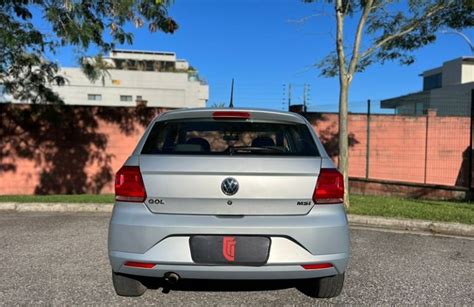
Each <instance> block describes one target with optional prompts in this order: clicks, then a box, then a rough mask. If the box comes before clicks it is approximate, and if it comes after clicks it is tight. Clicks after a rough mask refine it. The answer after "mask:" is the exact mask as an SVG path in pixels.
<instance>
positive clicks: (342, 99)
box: [338, 78, 350, 208]
mask: <svg viewBox="0 0 474 307" xmlns="http://www.w3.org/2000/svg"><path fill="white" fill-rule="evenodd" d="M344 79H345V78H341V81H340V91H339V165H338V166H339V171H340V172H341V173H342V174H343V176H344V187H345V189H344V206H345V207H346V208H349V206H350V201H349V132H348V128H347V127H348V125H347V113H348V95H349V82H348V81H347V79H346V80H344Z"/></svg>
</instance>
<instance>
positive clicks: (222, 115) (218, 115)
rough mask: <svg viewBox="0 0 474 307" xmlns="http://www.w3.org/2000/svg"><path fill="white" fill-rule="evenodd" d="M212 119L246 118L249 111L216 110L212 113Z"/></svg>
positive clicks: (248, 116) (248, 115)
mask: <svg viewBox="0 0 474 307" xmlns="http://www.w3.org/2000/svg"><path fill="white" fill-rule="evenodd" d="M212 118H214V119H248V118H250V113H249V112H242V111H216V112H214V113H212Z"/></svg>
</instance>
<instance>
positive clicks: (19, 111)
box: [0, 104, 470, 195]
mask: <svg viewBox="0 0 474 307" xmlns="http://www.w3.org/2000/svg"><path fill="white" fill-rule="evenodd" d="M162 111H163V110H162V109H155V108H143V107H142V108H140V107H137V108H118V107H84V106H80V107H78V106H33V107H31V106H27V105H23V106H19V105H8V104H3V105H0V112H1V113H0V123H1V126H0V182H1V185H0V194H2V195H5V194H48V193H49V194H58V193H112V192H113V174H114V173H115V172H116V171H117V170H118V169H119V168H120V166H121V165H122V164H123V162H124V161H125V159H126V158H127V157H128V156H129V155H130V153H131V152H132V150H133V149H134V147H135V145H136V143H137V142H138V139H139V137H140V136H141V135H142V133H143V131H144V129H145V127H146V126H147V124H148V123H149V122H150V121H151V120H152V119H153V117H154V116H156V115H157V114H159V113H160V112H162ZM305 115H306V117H307V118H308V120H309V121H310V122H311V123H312V124H313V126H314V128H315V130H316V131H317V133H318V135H319V136H320V138H321V140H322V141H323V143H324V144H325V146H326V148H327V150H328V152H329V153H330V154H331V156H332V157H333V159H335V160H336V159H337V130H338V127H337V122H338V116H337V114H331V113H329V114H321V113H307V114H305ZM427 123H428V126H427ZM469 125H470V122H469V118H466V117H437V116H436V114H434V113H433V112H431V113H430V115H429V116H428V117H406V116H386V115H372V117H371V125H370V127H371V137H370V149H371V150H370V155H369V157H370V158H369V160H370V163H369V178H372V179H378V180H388V181H403V182H412V183H427V184H438V185H448V186H454V185H465V182H466V171H465V170H466V167H467V163H466V159H463V153H465V152H466V148H467V146H468V144H469V127H470V126H469ZM427 127H428V128H427ZM349 131H350V154H349V156H350V169H349V174H350V176H351V177H359V178H364V177H365V175H366V166H367V163H366V148H367V117H366V116H365V115H358V114H352V115H350V116H349ZM426 136H428V142H426ZM425 161H426V168H425ZM461 169H464V173H463V172H462V171H461ZM425 170H426V171H425Z"/></svg>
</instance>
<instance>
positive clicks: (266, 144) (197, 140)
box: [142, 119, 319, 156]
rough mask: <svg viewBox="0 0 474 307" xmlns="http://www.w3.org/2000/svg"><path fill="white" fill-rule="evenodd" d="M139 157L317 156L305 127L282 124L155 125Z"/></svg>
mask: <svg viewBox="0 0 474 307" xmlns="http://www.w3.org/2000/svg"><path fill="white" fill-rule="evenodd" d="M142 154H157V155H159V154H173V155H222V156H225V155H228V156H232V155H274V156H319V153H318V150H317V148H316V145H315V143H314V140H313V137H312V136H311V133H310V131H309V130H308V127H307V126H306V125H303V124H295V123H281V122H255V121H254V122H249V121H242V120H240V121H232V120H222V121H216V120H207V119H206V120H203V119H201V120H189V119H186V120H173V121H166V122H157V123H156V124H155V125H154V126H153V128H152V130H151V132H150V134H149V136H148V139H147V140H146V142H145V145H144V147H143V150H142Z"/></svg>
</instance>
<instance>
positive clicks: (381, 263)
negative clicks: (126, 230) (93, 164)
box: [0, 213, 474, 305]
mask: <svg viewBox="0 0 474 307" xmlns="http://www.w3.org/2000/svg"><path fill="white" fill-rule="evenodd" d="M108 219H109V215H108V214H99V213H95V214H92V213H91V214H54V213H49V214H44V213H42V214H38V213H36V214H32V213H1V214H0V303H1V304H6V305H12V304H15V305H17V304H37V303H46V304H57V305H59V304H68V305H70V304H82V303H87V304H110V303H113V304H128V305H143V304H172V305H190V304H200V305H204V304H224V305H229V304H235V305H241V304H249V305H261V304H267V305H269V304H275V305H282V304H315V303H316V304H317V303H322V304H327V303H348V304H380V303H388V304H414V303H418V304H425V303H435V304H472V303H473V302H474V290H473V283H474V241H473V240H468V239H459V238H446V237H433V236H421V235H416V234H406V233H392V232H382V231H373V230H362V229H352V230H351V246H352V256H351V262H350V266H349V269H348V272H347V274H346V284H345V288H344V290H343V293H342V295H341V296H339V297H338V298H335V299H331V300H314V299H310V298H307V297H306V296H305V295H304V294H302V293H300V292H299V291H298V290H296V289H295V288H292V286H293V284H292V283H290V282H283V283H282V282H278V283H274V282H268V281H260V282H222V281H220V282H210V281H199V282H185V283H183V284H181V286H180V287H178V288H177V289H171V291H169V290H168V289H163V288H161V287H158V288H157V289H154V290H149V291H147V292H146V293H145V295H143V296H142V297H139V298H122V297H118V296H116V295H115V293H114V291H113V288H112V283H111V276H110V275H111V273H110V267H109V263H108V259H107V249H106V242H107V223H108ZM157 286H159V285H158V284H157Z"/></svg>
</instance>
